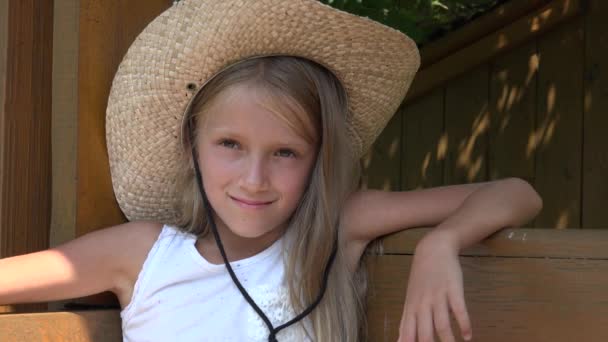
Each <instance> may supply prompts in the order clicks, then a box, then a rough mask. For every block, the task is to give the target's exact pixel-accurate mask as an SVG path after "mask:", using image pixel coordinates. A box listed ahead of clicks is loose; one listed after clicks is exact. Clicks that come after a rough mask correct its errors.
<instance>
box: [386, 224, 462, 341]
mask: <svg viewBox="0 0 608 342" xmlns="http://www.w3.org/2000/svg"><path fill="white" fill-rule="evenodd" d="M433 233H434V232H431V233H429V235H427V236H426V237H425V238H423V240H421V242H420V243H419V244H418V246H417V247H416V253H415V254H414V259H413V261H412V267H411V271H410V278H409V281H408V286H407V292H406V298H405V305H404V309H403V316H402V319H401V323H400V329H399V340H398V342H415V341H420V342H432V341H434V340H435V339H434V335H435V332H436V334H437V335H438V336H439V338H440V340H441V342H453V341H454V334H453V332H452V328H451V325H450V310H451V311H452V312H453V313H454V316H455V318H456V321H457V322H458V325H459V327H460V331H461V333H462V338H463V339H464V340H466V341H469V340H470V339H471V338H472V332H471V322H470V320H469V315H468V312H467V308H466V304H465V300H464V290H463V283H462V269H461V266H460V262H459V259H458V250H457V248H455V247H454V244H452V243H450V242H449V240H448V239H443V238H441V237H440V235H437V236H436V237H435V236H434V235H435V234H433Z"/></svg>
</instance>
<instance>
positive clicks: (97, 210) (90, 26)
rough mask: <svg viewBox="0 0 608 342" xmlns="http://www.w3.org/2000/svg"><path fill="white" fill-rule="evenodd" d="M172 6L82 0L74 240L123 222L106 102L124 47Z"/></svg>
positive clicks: (107, 299) (155, 1)
mask: <svg viewBox="0 0 608 342" xmlns="http://www.w3.org/2000/svg"><path fill="white" fill-rule="evenodd" d="M171 4H172V1H171V0H136V1H119V0H108V1H103V2H99V1H94V0H82V1H80V7H79V8H80V12H79V22H78V26H79V35H78V47H79V49H78V140H77V148H78V150H77V165H76V174H77V183H76V218H75V222H76V227H75V235H76V236H81V235H83V234H86V233H88V232H90V231H93V230H96V229H99V228H102V227H107V226H111V225H115V224H119V223H122V222H125V221H126V218H125V217H124V215H123V213H122V212H121V211H120V208H119V207H118V203H117V202H116V199H115V197H114V191H113V189H112V183H111V179H110V167H109V164H108V153H107V149H106V141H105V113H106V107H107V100H108V96H109V93H110V87H111V84H112V80H113V78H114V74H115V73H116V70H117V69H118V65H119V63H120V61H121V60H122V58H123V56H124V54H125V53H126V52H127V49H128V48H129V46H130V45H131V43H132V42H133V41H134V40H135V38H136V37H137V35H138V34H139V33H140V32H141V31H142V30H143V29H144V27H145V26H146V25H147V24H148V23H149V22H150V21H151V20H152V19H154V18H155V17H156V16H157V15H159V14H160V13H161V12H162V11H163V10H165V9H167V8H169V7H170V6H171ZM108 37H110V39H109V38H108ZM78 302H80V303H87V304H100V303H101V304H108V305H111V304H115V303H116V300H115V297H114V296H113V295H111V294H110V293H109V292H106V293H104V294H100V295H97V296H92V297H88V298H84V299H80V300H78Z"/></svg>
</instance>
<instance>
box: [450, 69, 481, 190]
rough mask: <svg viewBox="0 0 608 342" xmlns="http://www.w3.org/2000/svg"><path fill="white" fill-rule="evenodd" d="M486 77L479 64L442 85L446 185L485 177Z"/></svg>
mask: <svg viewBox="0 0 608 342" xmlns="http://www.w3.org/2000/svg"><path fill="white" fill-rule="evenodd" d="M488 80H489V67H488V65H482V66H480V67H478V68H476V69H474V70H473V71H472V72H470V73H468V74H465V75H464V76H461V77H459V78H456V79H454V80H453V81H451V82H450V83H448V84H447V85H446V95H445V96H446V99H445V130H446V136H447V141H448V145H447V146H448V147H447V157H446V163H445V173H444V183H445V184H446V185H449V184H459V183H471V182H479V181H484V180H486V179H487V171H486V167H487V166H486V164H487V161H486V150H487V130H488V127H489V114H488V84H489V83H488Z"/></svg>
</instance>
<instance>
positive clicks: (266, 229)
mask: <svg viewBox="0 0 608 342" xmlns="http://www.w3.org/2000/svg"><path fill="white" fill-rule="evenodd" d="M201 121H202V122H200V123H199V127H198V130H199V131H198V133H199V134H198V140H197V148H198V151H199V155H198V158H199V165H200V168H201V173H202V178H203V184H204V188H205V192H206V193H207V196H208V198H209V201H210V203H211V206H212V207H213V209H214V210H215V213H216V214H217V215H216V217H215V219H216V223H217V225H218V229H220V231H222V230H224V229H225V228H228V231H226V232H227V233H229V232H231V233H232V234H234V235H236V237H241V238H250V239H251V238H264V239H266V238H270V239H272V240H275V238H278V237H279V236H280V235H281V234H282V233H283V232H284V228H286V224H287V220H288V219H289V217H290V216H291V214H292V213H293V212H294V210H295V208H296V207H297V205H298V203H299V201H300V198H301V196H302V194H303V191H304V189H305V186H306V184H307V181H308V178H309V175H310V173H311V170H312V167H313V165H314V162H315V160H316V153H317V152H316V151H317V149H316V146H315V145H316V144H315V143H312V142H309V141H307V140H306V139H305V138H304V137H303V136H302V135H300V134H298V132H296V131H295V130H294V129H293V128H291V127H290V125H289V124H288V123H287V122H286V121H285V120H284V119H281V118H280V117H279V116H278V115H277V114H273V112H271V111H270V110H269V109H267V108H265V107H263V106H262V105H260V104H259V103H258V102H256V95H255V93H253V91H252V90H248V89H247V88H245V87H242V86H238V87H234V88H233V89H230V90H229V91H226V92H224V93H222V94H220V95H219V97H218V98H217V100H216V101H214V103H213V104H212V105H211V106H210V108H209V110H208V111H207V113H206V114H205V117H204V118H203V119H202V120H201Z"/></svg>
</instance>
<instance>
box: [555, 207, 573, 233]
mask: <svg viewBox="0 0 608 342" xmlns="http://www.w3.org/2000/svg"><path fill="white" fill-rule="evenodd" d="M569 218H570V213H569V212H568V210H564V211H562V212H561V213H560V214H559V216H558V218H557V222H556V223H555V228H556V229H566V228H568V226H569V225H570V224H571V222H570V219H569Z"/></svg>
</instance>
